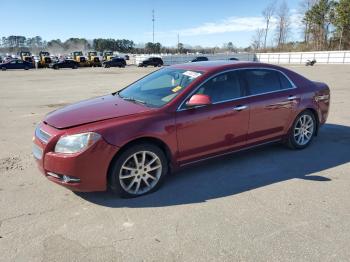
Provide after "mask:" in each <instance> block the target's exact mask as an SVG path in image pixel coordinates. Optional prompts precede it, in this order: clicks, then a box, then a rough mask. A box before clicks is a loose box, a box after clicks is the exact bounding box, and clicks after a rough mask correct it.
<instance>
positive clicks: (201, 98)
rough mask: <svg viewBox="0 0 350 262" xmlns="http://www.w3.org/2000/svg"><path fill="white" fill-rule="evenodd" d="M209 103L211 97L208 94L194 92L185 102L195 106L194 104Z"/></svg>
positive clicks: (202, 104) (205, 104) (203, 104)
mask: <svg viewBox="0 0 350 262" xmlns="http://www.w3.org/2000/svg"><path fill="white" fill-rule="evenodd" d="M210 104H211V98H210V96H208V95H203V94H196V95H193V96H192V97H191V98H190V100H188V101H187V102H186V106H188V107H195V106H207V105H210Z"/></svg>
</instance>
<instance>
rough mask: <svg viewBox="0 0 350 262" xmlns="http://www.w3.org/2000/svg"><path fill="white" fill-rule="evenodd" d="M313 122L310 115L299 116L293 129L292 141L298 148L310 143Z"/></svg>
mask: <svg viewBox="0 0 350 262" xmlns="http://www.w3.org/2000/svg"><path fill="white" fill-rule="evenodd" d="M314 128H315V125H314V120H313V118H312V117H311V116H310V115H307V114H304V115H301V116H300V117H299V119H298V121H297V123H296V125H295V127H294V140H295V142H296V143H297V144H298V145H299V146H304V145H306V144H307V143H309V142H310V140H311V139H312V136H313V135H314Z"/></svg>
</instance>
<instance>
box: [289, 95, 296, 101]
mask: <svg viewBox="0 0 350 262" xmlns="http://www.w3.org/2000/svg"><path fill="white" fill-rule="evenodd" d="M295 99H297V97H296V96H288V100H289V101H291V100H295Z"/></svg>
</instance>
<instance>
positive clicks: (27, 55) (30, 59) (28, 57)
mask: <svg viewBox="0 0 350 262" xmlns="http://www.w3.org/2000/svg"><path fill="white" fill-rule="evenodd" d="M18 55H19V57H20V58H21V59H22V60H23V61H27V62H29V63H33V57H32V54H31V53H30V52H26V51H21V52H19V53H18Z"/></svg>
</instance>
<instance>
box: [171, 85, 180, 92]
mask: <svg viewBox="0 0 350 262" xmlns="http://www.w3.org/2000/svg"><path fill="white" fill-rule="evenodd" d="M181 88H182V86H177V87H174V88H173V89H172V90H171V91H173V92H174V93H176V92H178V91H180V90H181Z"/></svg>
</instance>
